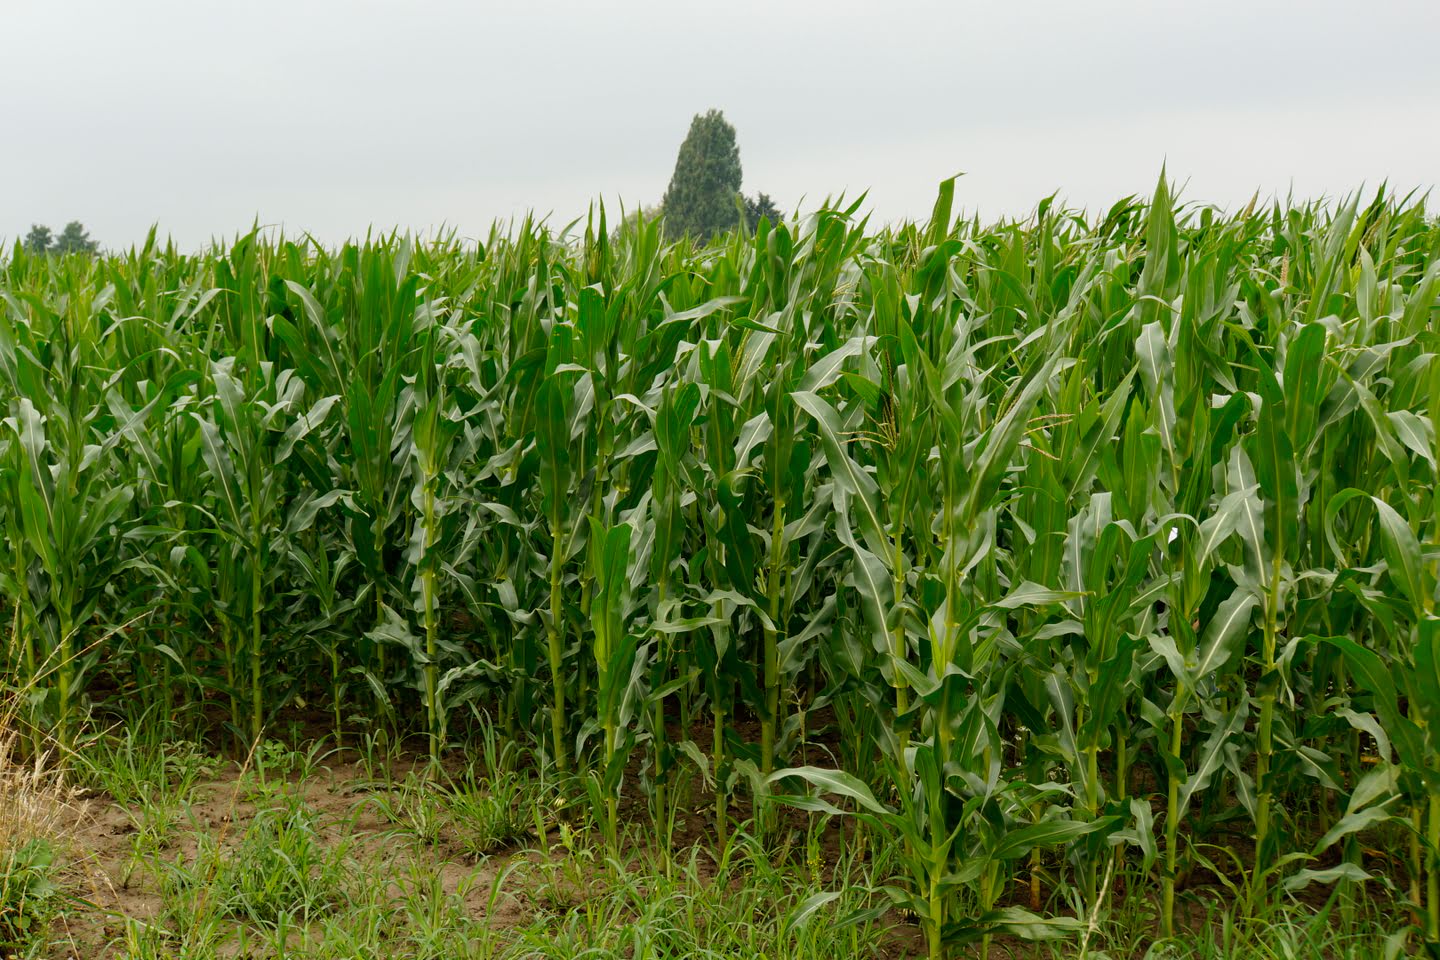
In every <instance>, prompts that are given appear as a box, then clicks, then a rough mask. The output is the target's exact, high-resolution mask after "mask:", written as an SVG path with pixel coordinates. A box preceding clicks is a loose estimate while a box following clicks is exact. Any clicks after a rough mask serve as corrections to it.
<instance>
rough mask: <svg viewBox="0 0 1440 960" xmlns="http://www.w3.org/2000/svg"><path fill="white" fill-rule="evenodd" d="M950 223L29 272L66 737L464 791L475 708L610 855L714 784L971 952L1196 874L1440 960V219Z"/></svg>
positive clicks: (24, 390) (805, 226)
mask: <svg viewBox="0 0 1440 960" xmlns="http://www.w3.org/2000/svg"><path fill="white" fill-rule="evenodd" d="M953 195H954V182H953V181H950V182H946V183H945V184H942V185H941V188H940V192H939V197H938V200H937V202H936V205H935V210H934V214H933V216H932V219H931V220H930V221H929V223H928V224H916V225H904V226H895V227H887V228H883V229H876V228H872V227H870V226H869V225H868V224H867V223H866V222H865V221H864V219H863V218H861V217H860V215H859V214H858V212H857V211H858V209H859V204H854V205H849V206H847V205H845V204H843V203H841V204H832V205H828V206H827V207H825V208H823V209H821V210H820V211H818V212H816V213H814V214H811V215H808V216H805V217H802V218H797V219H795V220H792V221H788V222H784V223H780V224H773V225H772V224H770V223H768V222H765V223H762V224H761V226H760V227H759V228H758V230H757V231H755V232H754V233H753V234H749V233H743V232H742V233H738V234H732V235H729V236H727V237H723V238H720V239H717V240H716V241H714V242H712V243H711V244H710V245H708V246H704V247H695V246H693V245H691V244H688V243H676V244H670V243H667V242H665V241H664V240H663V239H662V233H661V230H660V227H659V225H658V224H657V223H654V222H649V221H646V220H644V219H643V218H640V219H635V218H631V219H628V220H626V221H625V224H624V226H623V227H622V228H621V229H620V230H618V231H614V232H612V228H611V226H610V225H607V222H606V220H605V217H604V214H603V212H599V211H597V213H596V214H594V215H593V216H592V218H591V219H590V220H589V221H587V222H583V223H578V224H574V225H571V226H570V227H567V228H565V229H562V230H555V229H552V228H550V227H548V226H546V225H544V224H542V223H536V222H531V221H527V222H524V223H520V224H516V225H512V226H510V227H507V228H498V227H497V228H496V229H495V230H493V231H492V233H491V235H490V236H489V237H488V238H487V239H485V240H484V241H483V242H482V243H479V244H476V243H473V242H472V243H461V242H459V241H458V240H455V239H454V238H441V239H438V240H434V241H427V242H423V243H421V242H412V241H410V240H408V239H405V238H402V237H399V236H387V237H381V238H378V239H375V238H372V239H369V240H367V241H365V242H364V243H355V244H348V245H345V246H343V247H341V248H339V249H338V250H337V249H328V248H324V247H322V246H320V245H317V244H316V243H314V242H311V241H308V240H307V241H304V242H295V241H290V240H286V239H283V238H273V237H271V238H267V237H266V236H263V235H261V234H259V233H252V234H250V235H247V236H242V237H240V238H239V239H237V240H236V241H235V242H233V243H230V244H228V245H225V246H221V247H217V248H215V249H212V250H209V251H207V252H205V253H201V254H198V255H192V254H187V253H182V252H180V251H177V250H176V249H174V248H173V247H170V246H166V245H162V244H160V243H158V242H157V241H156V240H155V238H154V236H153V234H152V236H151V238H150V239H149V241H148V242H147V243H146V244H145V245H144V246H142V247H139V248H134V249H131V250H129V251H128V252H124V253H117V254H111V255H105V256H101V257H94V258H92V257H86V256H70V257H53V256H51V257H46V256H34V255H29V254H27V253H25V252H24V251H23V250H22V249H20V248H19V247H18V245H17V246H16V248H15V249H13V250H12V251H10V252H9V253H8V254H6V255H5V256H4V257H3V259H0V297H3V303H0V311H3V321H0V391H3V395H4V396H3V403H4V418H5V419H4V423H3V429H0V528H3V536H4V544H5V548H6V549H5V554H4V558H3V560H0V593H3V597H4V601H5V607H4V612H5V614H6V615H7V616H8V617H9V619H10V631H9V642H8V644H7V645H6V646H5V647H4V649H3V659H0V670H3V678H4V680H5V682H6V683H7V685H8V686H10V687H11V688H12V689H14V690H20V691H24V692H25V694H26V700H25V703H24V711H25V713H26V718H27V721H28V725H29V726H28V729H30V730H31V731H32V733H33V736H34V737H35V739H36V741H37V744H38V743H39V742H40V741H41V740H42V739H43V740H46V741H48V740H50V739H52V738H53V740H54V741H56V742H58V743H60V744H62V745H66V746H68V745H72V744H75V743H77V742H80V741H79V738H80V737H81V736H82V734H83V731H84V729H85V728H86V724H87V722H88V721H87V718H89V717H91V716H92V715H93V714H94V712H95V711H96V710H99V709H108V708H113V707H114V706H115V705H116V704H121V705H123V706H124V708H125V709H126V710H129V711H131V712H132V715H135V716H139V715H144V716H146V717H150V718H157V719H162V720H166V721H172V722H187V723H200V722H205V723H211V724H213V725H215V728H216V729H224V730H228V731H229V732H230V734H232V735H233V737H234V738H235V739H236V741H237V742H240V743H246V742H253V741H255V740H257V739H258V738H260V737H261V736H262V735H263V732H264V731H265V730H266V728H267V725H269V724H272V723H274V722H275V721H276V718H277V717H279V716H281V715H282V714H284V713H285V712H287V711H292V712H293V711H294V710H297V709H306V708H308V709H310V710H311V711H312V712H314V711H316V710H323V712H324V715H325V716H326V717H327V718H328V719H327V720H326V723H327V724H329V725H331V726H333V728H334V736H335V737H337V738H341V739H342V740H343V739H345V738H349V737H353V736H355V735H356V732H357V731H359V730H361V729H362V728H364V727H366V726H367V725H369V726H376V725H382V724H388V725H390V726H392V727H393V728H394V729H398V730H401V731H405V732H409V733H413V734H417V735H419V736H420V737H422V738H423V741H424V743H425V749H426V750H427V751H428V752H429V753H430V754H432V755H433V756H436V757H439V756H441V755H444V754H447V753H454V752H458V751H464V750H465V749H466V745H467V741H466V734H467V731H468V730H469V729H470V725H471V719H470V718H473V717H474V716H475V715H476V714H478V713H484V714H488V715H489V716H490V717H491V718H493V719H494V722H495V723H496V725H497V726H498V727H499V728H500V729H501V730H503V731H504V732H505V734H506V735H507V736H509V737H512V738H514V739H516V740H517V741H520V742H522V743H525V744H529V745H532V746H534V747H535V748H536V749H537V750H539V751H541V752H543V754H544V755H545V756H546V757H547V758H548V762H550V763H553V765H554V766H555V768H556V769H558V770H559V771H564V772H568V773H571V774H574V775H576V776H579V777H584V778H586V781H587V782H588V783H589V785H590V789H592V790H593V791H594V793H595V796H597V797H599V798H601V802H600V804H599V809H600V810H601V811H602V817H601V819H602V820H603V822H604V824H605V826H606V829H607V831H608V834H609V836H611V837H612V838H613V837H614V835H615V831H616V823H617V818H619V817H620V816H621V813H620V802H621V801H622V800H626V799H629V800H634V799H636V798H643V799H645V800H648V801H649V802H650V803H651V809H653V810H659V809H662V808H663V807H664V804H665V803H666V802H667V799H666V798H667V791H671V790H677V789H678V786H677V785H678V784H679V782H680V780H681V779H682V774H683V775H684V778H685V779H686V781H687V782H691V783H693V782H703V783H704V784H706V785H707V791H706V793H705V800H704V801H703V802H704V803H706V804H708V803H709V797H710V793H709V788H713V795H714V806H713V814H710V815H713V817H714V829H715V830H718V831H719V832H721V833H722V834H723V833H724V831H725V830H726V829H728V828H729V827H730V824H731V823H732V821H734V820H735V819H737V818H740V817H742V816H748V815H750V814H751V812H752V811H753V813H754V816H756V817H757V822H761V823H764V822H766V821H773V820H774V819H775V818H776V817H777V816H778V815H779V813H780V810H781V809H782V808H786V807H788V808H795V807H798V808H801V809H802V810H806V811H813V812H816V813H819V814H825V815H844V816H845V817H847V818H853V819H854V820H858V821H859V823H858V824H857V827H858V828H859V830H860V831H861V835H862V836H864V837H866V838H869V839H870V841H871V842H878V843H883V844H885V845H886V846H888V847H891V848H893V849H894V850H896V851H898V854H897V856H898V861H899V862H900V863H902V864H903V870H902V872H901V875H900V876H898V877H897V878H896V879H895V881H894V884H893V886H891V887H888V888H887V893H888V894H889V896H890V897H891V898H892V899H893V900H894V902H895V903H896V904H897V905H898V906H900V907H902V908H904V909H905V910H907V911H909V912H910V913H911V914H913V915H914V916H915V917H916V918H918V922H919V923H920V925H921V927H922V928H923V929H924V931H925V934H926V937H927V940H928V943H929V950H930V955H931V956H932V957H940V956H942V955H945V951H946V950H947V949H948V947H949V946H950V945H951V944H956V943H963V942H967V941H972V940H973V941H982V940H985V939H986V938H989V937H991V936H993V935H995V934H998V933H1007V932H1008V933H1012V934H1019V935H1022V936H1035V937H1039V936H1052V935H1069V934H1071V933H1075V932H1076V931H1078V930H1079V928H1080V927H1081V926H1083V923H1084V922H1085V919H1086V918H1087V917H1090V916H1092V915H1094V914H1096V913H1097V912H1098V911H1100V910H1103V909H1104V906H1105V904H1106V902H1107V898H1112V897H1113V898H1120V897H1153V898H1154V900H1155V904H1156V912H1157V916H1158V917H1159V922H1160V923H1161V924H1162V925H1163V926H1164V927H1165V928H1166V929H1167V930H1170V929H1173V928H1174V925H1175V924H1176V923H1177V922H1178V921H1177V913H1179V912H1180V910H1181V907H1182V906H1183V901H1184V897H1185V893H1184V889H1185V886H1186V885H1187V884H1188V883H1194V882H1198V878H1204V879H1205V881H1206V882H1213V883H1221V884H1223V885H1225V886H1226V887H1228V888H1229V889H1230V891H1231V892H1232V893H1233V895H1234V896H1235V897H1237V898H1239V899H1241V900H1242V901H1243V902H1245V903H1247V904H1259V903H1262V902H1266V901H1270V900H1273V899H1275V898H1281V897H1287V896H1292V895H1301V894H1302V893H1303V894H1304V895H1307V896H1310V895H1318V896H1322V897H1323V896H1333V897H1335V898H1337V902H1348V901H1352V900H1355V899H1360V898H1368V899H1371V900H1374V899H1377V898H1378V899H1379V900H1381V901H1383V902H1384V903H1387V904H1391V905H1393V909H1394V911H1395V915H1396V916H1397V918H1402V919H1397V925H1400V924H1404V923H1406V922H1413V923H1414V924H1416V925H1418V926H1419V928H1420V930H1421V932H1422V934H1423V936H1424V937H1425V938H1427V939H1429V940H1440V859H1437V849H1440V650H1437V647H1440V615H1437V612H1436V609H1435V605H1436V597H1437V586H1436V584H1437V572H1440V485H1437V475H1436V474H1437V459H1440V440H1437V426H1440V359H1437V351H1440V337H1437V317H1440V256H1437V254H1440V224H1437V222H1436V221H1435V219H1434V218H1433V217H1431V216H1429V215H1428V214H1427V213H1426V212H1425V210H1424V207H1423V205H1422V204H1421V203H1419V202H1417V201H1414V200H1412V199H1409V198H1395V197H1391V196H1388V195H1386V194H1383V193H1382V194H1381V195H1379V196H1376V197H1374V198H1373V200H1372V199H1368V198H1366V197H1361V196H1359V195H1357V196H1355V197H1353V198H1350V199H1348V200H1342V201H1339V202H1333V203H1329V202H1324V203H1321V202H1317V203H1311V204H1275V205H1271V206H1266V205H1260V206H1256V205H1254V204H1252V206H1251V207H1250V208H1249V209H1246V210H1244V211H1241V212H1239V213H1235V214H1225V213H1222V212H1220V211H1218V210H1215V209H1213V208H1209V207H1203V206H1195V205H1182V204H1178V203H1177V202H1176V201H1175V199H1174V198H1173V197H1172V196H1171V194H1170V191H1169V189H1168V188H1167V186H1166V184H1165V182H1164V181H1163V180H1162V182H1161V183H1160V185H1159V187H1158V188H1157V190H1156V192H1155V194H1154V197H1153V199H1151V200H1150V201H1144V200H1136V199H1130V200H1126V201H1122V202H1120V203H1118V204H1116V205H1115V206H1114V207H1113V208H1111V209H1110V210H1108V211H1105V212H1104V213H1103V214H1092V215H1086V214H1081V213H1077V212H1073V211H1067V210H1062V209H1059V208H1058V207H1054V206H1051V205H1049V204H1048V203H1044V204H1041V205H1040V207H1039V208H1038V209H1037V212H1036V213H1035V214H1034V215H1033V216H1031V217H1029V218H1027V219H1026V220H1024V221H1016V222H999V223H982V222H980V221H978V220H976V219H970V218H966V217H964V216H956V215H955V214H954V213H953V212H952V202H953ZM107 705H109V706H108V707H107ZM670 800H671V801H674V797H673V796H671V797H670ZM1121 873H1124V874H1125V875H1126V876H1127V877H1129V878H1131V880H1130V882H1129V883H1127V884H1124V885H1121V884H1119V883H1117V878H1118V877H1119V875H1120V874H1121ZM1177 888H1179V892H1178V895H1177ZM1177 900H1178V901H1180V903H1179V904H1178V905H1177Z"/></svg>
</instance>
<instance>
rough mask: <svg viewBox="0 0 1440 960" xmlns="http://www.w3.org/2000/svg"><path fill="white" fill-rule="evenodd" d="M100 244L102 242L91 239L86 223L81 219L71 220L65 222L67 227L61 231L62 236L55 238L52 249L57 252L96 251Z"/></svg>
mask: <svg viewBox="0 0 1440 960" xmlns="http://www.w3.org/2000/svg"><path fill="white" fill-rule="evenodd" d="M99 246H100V244H98V243H97V242H95V241H94V240H91V239H90V234H89V233H88V232H86V230H85V225H84V224H82V223H81V222H80V221H79V220H71V221H70V222H69V223H67V224H65V229H64V230H61V231H60V236H58V237H56V238H55V243H54V246H52V247H51V248H50V249H52V250H53V251H55V252H56V253H94V252H95V251H96V250H97V249H98V248H99Z"/></svg>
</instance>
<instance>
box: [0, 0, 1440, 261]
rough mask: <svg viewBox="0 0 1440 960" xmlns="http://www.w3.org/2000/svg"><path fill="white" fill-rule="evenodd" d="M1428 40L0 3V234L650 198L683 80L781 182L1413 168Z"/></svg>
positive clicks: (1070, 179) (894, 11)
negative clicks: (1164, 167)
mask: <svg viewBox="0 0 1440 960" xmlns="http://www.w3.org/2000/svg"><path fill="white" fill-rule="evenodd" d="M1437 38H1440V3H1435V2H1434V0H1365V2H1360V0H1353V2H1331V0H1311V2H1293V3H1279V2H1265V0H1237V2H1231V0H1210V2H1204V3H1202V2H1199V0H1195V2H1188V3H1180V2H1167V0H1085V2H1078V3H1077V2H1051V0H1004V2H1001V0H995V2H991V3H973V2H961V0H951V2H943V3H942V2H920V0H882V2H872V3H857V2H849V0H770V2H756V0H724V2H716V0H710V2H705V3H693V2H688V0H663V2H662V0H655V2H651V0H613V2H602V0H592V2H578V0H575V2H559V0H553V2H546V0H508V2H503V3H499V2H478V0H472V2H458V0H456V2H439V0H411V2H399V0H389V2H381V0H288V2H276V0H249V2H243V3H221V2H216V0H168V2H162V0H125V2H116V0H88V2H72V0H0V64H3V70H4V82H3V83H0V124H3V127H0V129H3V133H0V237H3V238H13V237H15V236H16V235H17V234H20V233H23V232H24V231H25V230H26V229H27V228H28V227H29V225H30V224H31V223H32V222H37V221H38V222H42V223H48V224H51V225H52V226H54V227H55V228H57V229H58V228H59V227H60V226H61V225H62V224H63V223H64V222H65V221H67V220H70V219H77V218H78V219H81V220H83V221H84V222H85V223H86V225H87V226H88V227H89V228H90V231H91V235H92V236H94V237H96V238H97V239H99V240H100V241H101V243H102V244H104V245H106V246H110V247H118V246H124V245H127V244H130V243H132V242H136V241H138V240H140V239H142V238H143V235H144V231H145V230H146V229H147V227H148V226H149V225H150V224H151V223H152V222H158V223H159V224H160V227H161V230H162V232H168V233H170V234H171V235H173V236H174V237H175V239H176V240H177V242H179V243H181V244H182V245H186V246H197V245H200V244H203V243H205V242H206V241H207V240H209V239H210V238H211V237H215V236H229V235H231V234H233V233H234V232H235V231H237V230H240V229H243V228H246V227H248V226H249V224H250V223H251V221H252V220H253V219H255V218H256V217H258V218H259V219H260V221H261V222H262V223H267V224H283V225H284V226H285V227H286V229H288V230H290V231H292V232H294V231H301V230H309V231H311V232H313V233H315V234H316V235H317V236H319V237H321V238H322V239H325V240H327V241H334V240H339V239H343V238H344V237H346V236H349V235H354V234H358V233H363V232H364V231H365V230H366V228H367V227H368V226H370V225H372V224H374V225H376V226H379V227H390V226H395V225H399V226H401V227H406V228H412V229H424V228H430V227H433V226H435V225H437V224H442V223H445V224H450V225H452V226H454V227H455V228H457V229H458V230H459V231H460V232H461V233H462V234H463V235H466V236H475V235H479V234H483V233H484V232H485V231H486V230H487V229H488V226H489V224H490V222H491V221H492V220H493V219H495V218H509V217H511V216H514V215H517V214H521V213H523V212H524V211H526V210H527V209H534V210H536V211H538V212H541V213H551V214H552V215H553V217H552V219H553V220H554V221H556V222H559V223H563V222H565V221H568V220H569V219H571V218H572V217H574V216H577V215H579V214H581V213H583V211H584V210H585V208H586V205H587V204H588V203H589V202H590V200H591V199H593V198H596V197H600V196H603V197H604V198H605V199H606V201H607V203H613V202H616V201H618V200H620V199H624V200H625V201H626V202H627V203H630V204H632V205H633V204H634V203H637V202H644V203H653V202H655V201H656V200H658V199H659V197H660V195H661V194H662V192H663V191H664V189H665V185H666V183H667V181H668V180H669V177H670V172H671V169H672V167H673V165H674V160H675V152H676V150H677V148H678V147H679V144H680V140H681V139H682V138H683V136H684V134H685V131H686V129H687V127H688V125H689V122H690V118H691V116H692V115H693V114H694V113H696V112H698V111H702V110H704V109H707V108H709V107H719V108H721V109H723V110H724V111H725V113H726V116H727V117H728V118H729V119H730V121H731V122H732V123H734V124H735V126H736V128H737V131H738V134H739V140H740V149H741V159H742V162H743V164H744V169H745V183H744V188H745V190H746V191H747V192H754V191H757V190H764V191H766V192H768V193H770V194H771V195H772V196H773V197H774V198H775V199H776V200H777V202H778V203H780V205H781V206H782V207H784V208H786V209H789V208H791V207H793V206H794V205H796V204H798V203H801V202H802V198H803V199H804V202H805V204H806V205H807V206H808V205H812V204H814V203H816V202H818V201H819V200H821V199H823V198H824V197H825V196H826V195H827V194H832V193H838V192H840V191H847V192H848V193H849V194H851V195H854V194H856V193H858V192H859V191H862V190H866V189H868V190H869V191H870V209H871V210H873V212H874V214H875V215H876V216H877V217H879V218H882V219H897V218H902V217H924V216H925V215H927V214H928V212H929V208H930V205H931V203H932V202H933V198H934V191H935V184H936V183H937V182H938V181H939V180H940V179H941V178H942V177H944V176H947V175H949V174H951V173H955V172H957V171H962V170H963V171H965V172H966V176H965V177H964V178H963V179H962V180H961V183H960V187H959V194H958V199H959V202H960V203H962V204H963V205H964V206H965V207H966V208H968V209H972V210H973V209H977V208H978V209H979V210H980V211H981V212H982V213H991V214H998V213H1017V214H1019V213H1024V212H1025V211H1027V210H1028V209H1029V208H1030V207H1031V206H1032V205H1033V204H1034V203H1035V201H1036V200H1038V199H1039V198H1041V197H1043V196H1045V195H1046V194H1049V193H1051V192H1053V191H1055V190H1060V191H1061V193H1062V195H1063V196H1064V197H1066V198H1067V199H1068V200H1069V201H1070V202H1071V203H1072V204H1075V205H1088V206H1090V207H1092V208H1093V207H1097V206H1101V205H1107V204H1109V203H1110V202H1112V201H1114V200H1115V199H1117V198H1119V197H1120V196H1123V195H1125V194H1128V193H1136V192H1139V193H1147V192H1149V190H1150V189H1151V188H1152V187H1153V185H1154V181H1155V177H1156V174H1157V173H1158V172H1159V169H1160V166H1161V163H1162V162H1165V163H1168V168H1169V170H1170V172H1171V173H1172V175H1174V176H1175V177H1177V178H1179V179H1181V180H1185V181H1188V186H1187V188H1186V194H1185V195H1186V197H1187V198H1188V199H1191V200H1206V201H1214V202H1218V203H1221V204H1224V205H1232V206H1233V205H1238V204H1242V203H1243V202H1244V201H1245V200H1246V199H1248V198H1249V196H1250V194H1251V193H1252V192H1253V191H1254V190H1256V189H1257V188H1258V189H1260V190H1261V191H1262V192H1263V193H1265V194H1271V193H1275V192H1279V193H1282V194H1283V193H1285V192H1286V191H1288V190H1291V189H1292V188H1293V190H1294V192H1295V193H1296V194H1297V195H1303V196H1317V195H1334V194H1337V193H1340V192H1343V191H1347V190H1350V189H1353V188H1355V187H1357V186H1359V185H1360V184H1361V183H1362V181H1363V182H1365V183H1368V184H1370V185H1375V184H1378V182H1379V181H1380V180H1382V179H1387V178H1388V179H1389V180H1390V181H1391V183H1392V184H1394V185H1396V186H1399V187H1404V188H1410V187H1414V186H1421V187H1426V188H1428V187H1430V186H1431V185H1433V184H1434V183H1436V181H1437V180H1440V40H1437Z"/></svg>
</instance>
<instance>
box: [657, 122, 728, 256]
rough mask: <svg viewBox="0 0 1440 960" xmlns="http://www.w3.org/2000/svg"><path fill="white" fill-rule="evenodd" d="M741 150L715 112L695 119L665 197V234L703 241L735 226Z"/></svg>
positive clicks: (681, 148)
mask: <svg viewBox="0 0 1440 960" xmlns="http://www.w3.org/2000/svg"><path fill="white" fill-rule="evenodd" d="M739 196H740V148H739V146H737V145H736V143H735V128H734V127H732V126H731V125H730V123H729V121H727V120H726V119H725V115H724V114H723V113H721V112H720V111H719V110H710V111H707V112H706V113H697V114H696V115H695V118H694V119H693V120H691V121H690V132H689V133H688V134H686V135H685V142H684V143H682V144H680V155H679V156H678V157H676V158H675V172H674V173H673V174H672V175H671V177H670V186H669V188H668V189H667V190H666V191H665V199H664V201H663V203H662V208H663V209H664V211H665V231H666V233H669V234H671V235H673V236H679V235H681V234H685V233H688V234H690V235H691V236H692V237H696V238H699V239H701V240H708V239H710V237H712V236H713V235H715V234H716V233H719V232H721V231H724V230H730V229H733V228H734V227H736V226H738V225H739V220H740V213H739V210H738V209H737V208H736V202H735V201H736V198H737V197H739Z"/></svg>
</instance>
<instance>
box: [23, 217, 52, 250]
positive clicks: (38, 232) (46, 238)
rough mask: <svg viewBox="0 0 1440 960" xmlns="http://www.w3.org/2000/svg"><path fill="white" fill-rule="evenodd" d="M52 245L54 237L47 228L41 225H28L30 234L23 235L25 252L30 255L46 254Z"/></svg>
mask: <svg viewBox="0 0 1440 960" xmlns="http://www.w3.org/2000/svg"><path fill="white" fill-rule="evenodd" d="M52 243H54V236H53V235H52V234H51V232H50V228H49V227H47V226H45V225H44V224H43V223H32V224H30V232H29V233H27V234H25V249H26V250H28V251H30V252H31V253H48V252H49V251H50V244H52Z"/></svg>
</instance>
